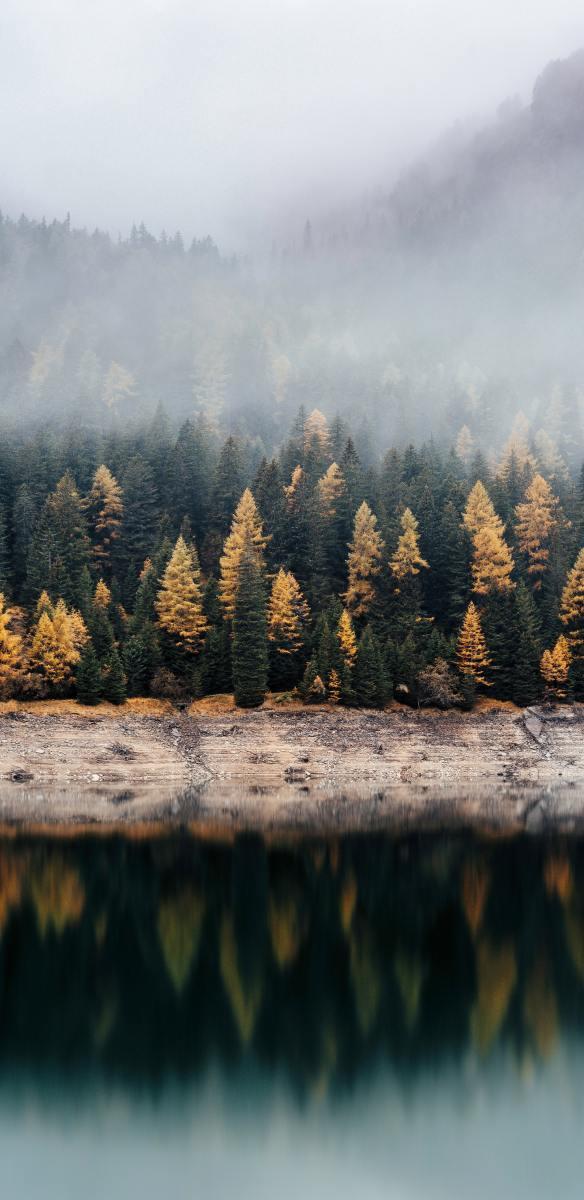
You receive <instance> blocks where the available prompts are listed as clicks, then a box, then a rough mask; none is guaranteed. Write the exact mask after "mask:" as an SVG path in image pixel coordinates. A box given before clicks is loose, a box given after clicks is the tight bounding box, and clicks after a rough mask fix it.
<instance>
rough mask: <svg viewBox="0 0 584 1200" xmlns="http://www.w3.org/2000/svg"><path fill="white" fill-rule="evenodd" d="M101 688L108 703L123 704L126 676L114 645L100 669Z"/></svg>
mask: <svg viewBox="0 0 584 1200" xmlns="http://www.w3.org/2000/svg"><path fill="white" fill-rule="evenodd" d="M101 690H102V696H103V698H104V700H109V702H110V704H123V703H124V701H125V699H126V676H125V673H124V668H123V666H122V660H121V658H120V655H119V653H118V651H117V649H116V647H115V646H114V648H113V650H112V652H111V654H110V656H109V658H108V659H107V661H106V663H105V664H104V665H103V667H102V670H101Z"/></svg>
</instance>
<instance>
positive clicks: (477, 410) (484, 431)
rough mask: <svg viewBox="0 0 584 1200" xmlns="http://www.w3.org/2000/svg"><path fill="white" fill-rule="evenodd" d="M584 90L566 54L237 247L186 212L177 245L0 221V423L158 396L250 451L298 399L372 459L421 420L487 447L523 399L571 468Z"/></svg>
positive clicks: (581, 268) (270, 447)
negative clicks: (326, 201) (338, 422)
mask: <svg viewBox="0 0 584 1200" xmlns="http://www.w3.org/2000/svg"><path fill="white" fill-rule="evenodd" d="M583 104H584V51H579V52H578V53H576V54H574V55H573V56H572V57H571V58H569V59H567V60H563V61H557V62H553V63H551V64H550V65H548V66H547V67H546V68H545V69H544V70H543V71H542V73H541V75H540V76H539V78H538V79H537V80H536V82H535V85H534V88H533V94H532V98H531V99H530V101H529V102H528V103H526V104H522V103H521V102H520V101H519V100H516V101H508V102H506V103H504V104H502V106H501V108H500V109H499V111H498V113H497V114H496V115H495V116H494V118H493V119H492V121H491V122H490V124H487V125H485V127H483V128H481V129H480V130H479V131H478V132H477V131H476V130H475V131H474V132H472V133H465V132H463V131H459V132H458V133H455V134H452V135H450V136H448V137H445V138H444V139H443V140H442V141H441V142H440V143H438V144H437V145H436V147H435V148H434V150H433V151H432V152H430V153H428V154H427V156H426V157H425V159H424V160H423V161H418V162H417V163H416V164H415V165H413V166H412V167H411V168H410V169H409V170H408V171H407V172H404V173H403V174H402V176H401V178H400V179H399V181H398V183H397V184H396V185H395V186H394V187H393V188H392V189H391V190H388V191H387V192H386V193H382V192H380V191H378V192H377V193H376V194H375V195H374V196H369V198H368V199H367V200H364V201H363V202H362V203H361V204H359V205H354V206H352V207H349V208H346V209H345V210H344V211H342V212H341V214H340V215H339V214H337V215H336V216H331V217H330V218H327V219H325V218H324V217H322V216H318V217H317V219H313V220H311V214H310V212H308V213H307V214H303V215H302V217H300V216H299V218H298V225H297V233H296V236H294V237H290V236H288V235H285V236H281V237H276V238H275V239H274V238H271V237H270V236H269V235H268V234H267V235H266V244H265V247H264V251H263V253H262V252H257V251H256V252H255V253H254V256H253V258H250V257H245V256H240V257H232V256H229V255H227V256H226V255H225V254H223V253H222V250H221V247H217V246H216V245H215V244H214V243H213V241H212V240H211V239H210V238H209V237H207V236H206V234H205V230H201V231H200V236H199V237H198V238H197V239H195V241H193V242H192V244H185V243H184V241H183V239H182V237H181V235H180V233H176V234H169V235H166V234H163V235H162V236H154V235H153V234H152V233H151V232H150V231H148V230H147V229H146V228H145V227H144V226H143V225H137V226H135V227H134V228H133V229H132V230H131V232H130V234H129V236H127V237H126V238H125V239H119V240H116V239H115V238H113V237H111V236H110V235H109V234H107V233H105V232H99V231H95V232H90V231H87V230H80V229H76V228H74V227H72V225H71V222H70V220H69V219H68V218H66V219H64V220H52V221H51V220H49V221H47V220H44V219H43V220H37V219H35V218H34V216H33V215H25V216H22V217H20V218H19V219H16V220H15V219H13V218H11V217H4V218H3V219H2V223H1V225H0V263H1V270H0V288H1V303H0V422H1V427H2V429H3V432H4V434H5V435H6V436H10V435H12V434H14V435H17V434H19V433H22V431H23V430H30V429H31V428H38V427H42V426H47V425H49V426H63V425H70V424H71V423H74V424H77V425H78V424H82V425H83V426H84V427H87V428H93V429H95V430H97V431H102V432H107V431H108V430H112V429H116V428H118V429H119V428H120V427H134V428H136V427H139V426H141V425H144V424H147V423H148V422H150V421H151V420H152V418H153V416H154V414H155V413H156V411H157V409H158V408H159V406H161V405H162V407H163V409H164V410H165V412H166V414H167V416H168V419H169V421H170V422H171V425H172V426H174V427H175V428H177V429H178V427H179V425H180V424H181V423H182V422H183V421H184V420H186V419H187V418H194V417H196V415H197V414H200V413H204V414H205V416H206V417H207V419H209V420H210V421H211V422H215V423H216V424H217V426H218V429H219V430H220V432H221V433H222V434H227V433H234V434H238V435H239V436H241V437H242V438H244V439H245V438H248V439H250V440H251V441H253V442H254V443H255V444H256V445H258V446H259V451H258V452H265V453H267V454H270V453H272V452H273V451H274V450H275V449H277V448H278V447H279V446H280V445H281V444H282V441H283V440H284V438H285V437H286V435H287V433H288V431H289V429H290V426H291V424H292V422H293V420H294V418H295V415H296V413H297V412H298V409H299V407H300V406H303V407H304V408H305V410H306V411H308V412H310V411H311V410H312V409H313V408H318V409H320V410H321V411H322V412H324V414H325V415H326V416H327V417H328V418H329V419H331V418H333V417H334V416H335V415H337V414H338V415H339V416H340V417H341V418H344V419H346V418H350V420H351V423H352V427H353V429H354V430H355V432H356V434H357V436H358V437H360V439H361V446H362V447H364V446H366V445H367V446H369V453H370V454H371V455H372V456H373V457H375V455H376V452H377V451H378V452H379V455H381V453H382V452H383V451H384V450H385V449H386V448H387V446H388V445H390V444H395V445H396V446H398V447H401V448H403V447H404V446H406V445H407V444H408V443H409V442H410V441H415V442H418V443H419V442H420V441H423V440H424V439H427V438H428V437H429V436H432V437H433V438H434V439H435V440H436V441H437V442H438V444H442V445H444V446H448V445H450V444H452V443H453V442H455V441H456V438H457V437H458V435H459V432H460V430H461V428H462V427H463V426H467V427H468V429H469V430H470V433H471V435H472V438H473V442H474V444H475V445H476V447H477V448H480V449H482V450H483V451H484V452H486V453H487V454H489V453H496V452H498V450H499V449H500V448H501V446H502V445H503V444H504V443H505V441H506V440H507V438H508V437H509V435H510V434H511V431H512V428H513V423H514V421H515V419H516V418H517V416H518V414H523V416H525V418H526V419H527V421H528V422H529V426H530V432H531V437H532V438H535V437H536V436H538V434H539V431H541V430H543V431H545V433H546V434H547V435H548V436H549V437H551V438H552V439H553V441H554V443H555V444H556V446H557V448H558V449H559V450H560V452H561V454H562V456H563V457H564V458H565V460H566V461H567V463H568V464H569V465H573V466H575V465H576V464H577V462H578V458H579V456H581V454H582V450H583V447H582V415H583V403H584V390H583V381H584V371H583V367H584V363H583V361H582V359H583V353H584V352H583V344H582V336H581V321H582V316H581V314H582V302H583V300H584V253H583V252H584V209H583V208H582V203H581V197H582V194H583V184H584V122H583V120H582V112H583V111H584V109H583ZM461 115H462V116H464V114H461ZM356 414H358V416H357V417H356ZM523 416H521V418H520V419H521V421H522V422H523ZM540 436H541V435H540Z"/></svg>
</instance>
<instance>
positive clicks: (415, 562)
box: [389, 508, 430, 583]
mask: <svg viewBox="0 0 584 1200" xmlns="http://www.w3.org/2000/svg"><path fill="white" fill-rule="evenodd" d="M401 527H402V532H401V534H400V537H399V541H398V544H397V548H396V551H395V554H394V556H393V558H392V559H391V560H390V563H389V565H390V567H391V570H392V572H393V576H394V578H395V579H396V580H397V582H398V583H403V582H404V580H406V579H408V578H412V577H413V576H414V575H419V573H420V571H421V570H422V568H423V569H426V568H428V567H429V565H430V564H429V563H427V562H426V559H425V558H422V555H421V553H420V536H419V533H418V522H417V521H416V518H415V516H414V514H413V512H412V511H411V509H410V508H406V510H405V512H404V514H403V516H402V519H401Z"/></svg>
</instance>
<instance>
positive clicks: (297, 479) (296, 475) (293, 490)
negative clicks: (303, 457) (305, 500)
mask: <svg viewBox="0 0 584 1200" xmlns="http://www.w3.org/2000/svg"><path fill="white" fill-rule="evenodd" d="M303 480H304V471H303V469H302V467H301V466H300V463H298V465H297V466H295V467H294V470H293V472H292V475H291V478H290V483H288V484H286V486H285V487H284V496H285V498H286V507H287V508H288V509H292V508H294V506H295V503H296V499H297V496H298V493H299V490H300V487H301V485H302V482H303Z"/></svg>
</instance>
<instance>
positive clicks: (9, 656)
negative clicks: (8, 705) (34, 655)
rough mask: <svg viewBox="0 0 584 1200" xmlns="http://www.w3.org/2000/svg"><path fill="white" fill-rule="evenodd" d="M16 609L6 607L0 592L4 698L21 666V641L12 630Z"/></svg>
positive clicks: (0, 669) (0, 670)
mask: <svg viewBox="0 0 584 1200" xmlns="http://www.w3.org/2000/svg"><path fill="white" fill-rule="evenodd" d="M15 618H16V611H15V609H13V608H8V606H7V604H6V600H5V598H4V594H3V593H2V592H0V697H2V699H3V700H6V699H8V698H9V697H10V695H11V694H12V692H13V690H14V688H15V686H16V684H17V682H18V677H19V675H20V674H21V671H22V667H23V643H22V638H21V636H20V634H19V633H17V632H16V631H15V630H14V621H15Z"/></svg>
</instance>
